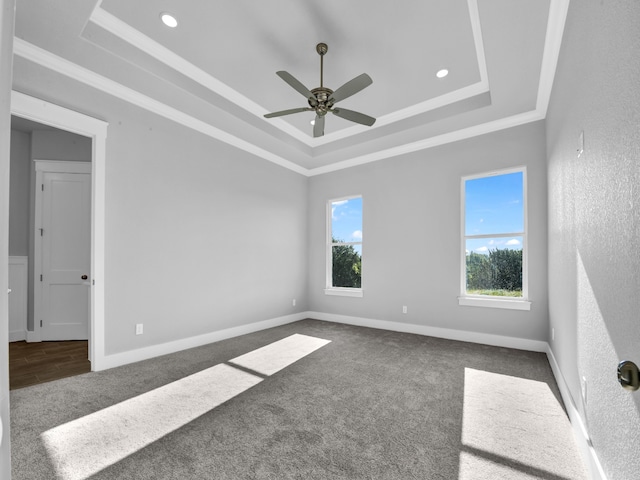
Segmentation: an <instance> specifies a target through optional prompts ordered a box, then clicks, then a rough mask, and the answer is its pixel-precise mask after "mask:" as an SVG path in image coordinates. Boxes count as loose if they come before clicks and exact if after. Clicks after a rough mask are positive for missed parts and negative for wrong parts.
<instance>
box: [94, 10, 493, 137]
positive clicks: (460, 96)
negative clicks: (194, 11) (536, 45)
mask: <svg viewBox="0 0 640 480" xmlns="http://www.w3.org/2000/svg"><path fill="white" fill-rule="evenodd" d="M467 2H468V5H469V18H470V21H471V28H472V31H473V39H474V44H475V49H476V58H477V61H478V70H479V72H480V82H478V83H476V84H472V85H469V86H467V87H464V88H461V89H458V90H455V91H453V92H449V93H447V94H445V95H441V96H439V97H435V98H432V99H429V100H426V101H424V102H421V103H418V104H416V105H413V106H411V107H408V108H405V109H402V110H398V111H396V112H392V113H390V114H388V115H384V116H382V117H380V118H378V119H377V121H376V123H375V125H373V126H372V127H363V126H361V125H354V126H352V127H349V128H345V129H342V130H340V131H338V132H334V133H331V134H327V135H325V136H323V137H320V138H313V137H311V136H309V135H308V134H306V133H304V132H302V131H301V130H299V129H297V128H296V127H294V126H293V125H291V124H290V123H288V122H286V121H285V120H283V119H281V118H274V119H270V120H266V119H264V114H266V113H269V111H268V110H266V109H265V108H263V107H261V106H260V105H258V104H257V103H255V102H253V101H252V100H250V99H248V98H247V97H245V96H244V95H242V94H240V93H239V92H238V91H236V90H234V89H233V88H231V87H229V86H228V85H226V84H224V83H223V82H220V81H219V80H217V79H216V78H215V77H213V76H212V75H210V74H208V73H207V72H205V71H204V70H202V69H200V68H198V67H196V66H195V65H193V64H192V63H190V62H188V61H187V60H185V59H184V58H182V57H181V56H179V55H177V54H176V53H174V52H173V51H171V50H169V49H168V48H166V47H163V46H162V45H160V44H159V43H158V42H156V41H155V40H153V39H151V38H150V37H148V36H146V35H144V34H143V33H142V32H140V31H138V30H136V29H135V28H133V27H132V26H130V25H129V24H127V23H125V22H123V21H122V20H120V19H119V18H117V17H116V16H114V15H112V14H110V13H109V12H107V11H106V10H104V9H102V8H101V7H100V6H97V7H96V8H95V9H94V11H93V13H92V14H91V17H90V18H89V21H90V22H92V23H94V24H95V25H97V26H99V27H101V28H103V29H105V30H107V31H108V32H110V33H112V34H113V35H116V36H117V37H119V38H120V39H122V40H123V41H125V42H127V43H129V44H130V45H132V46H134V47H135V48H138V49H139V50H141V51H143V52H145V53H146V54H147V55H149V56H151V57H153V58H155V59H156V60H158V61H159V62H162V63H164V64H165V65H166V66H168V67H170V68H172V69H174V70H176V71H178V72H180V73H182V74H183V75H185V76H186V77H188V78H190V79H191V80H193V81H194V82H196V83H198V84H200V85H202V86H203V87H205V88H207V89H209V90H211V91H212V92H214V93H216V94H218V95H220V96H222V97H224V98H226V99H227V100H229V101H231V102H233V103H234V104H236V105H237V106H239V107H240V108H243V109H244V110H246V111H247V112H249V113H251V114H253V115H255V116H257V117H259V118H261V119H262V120H263V121H269V122H270V123H271V124H272V125H274V126H275V127H276V128H278V129H280V130H281V131H283V132H284V133H286V134H288V135H291V136H292V137H293V138H295V139H296V140H298V141H301V142H302V143H304V144H306V145H307V146H309V147H311V148H313V147H317V146H320V145H326V144H328V143H331V142H335V141H338V140H341V139H343V138H347V137H350V136H352V135H357V134H358V133H361V132H363V131H366V130H370V129H375V128H380V127H383V126H385V125H389V124H391V123H394V122H397V121H400V120H404V119H406V118H410V117H413V116H415V115H420V114H422V113H425V112H428V111H430V110H433V109H436V108H440V107H442V106H444V105H448V104H449V103H455V102H458V101H462V100H466V99H467V98H469V97H471V96H473V95H477V94H480V93H484V92H486V91H488V90H489V82H488V76H487V65H486V61H485V54H484V44H483V41H482V29H481V26H480V16H479V13H478V3H477V0H467Z"/></svg>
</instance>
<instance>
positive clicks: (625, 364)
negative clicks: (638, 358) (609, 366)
mask: <svg viewBox="0 0 640 480" xmlns="http://www.w3.org/2000/svg"><path fill="white" fill-rule="evenodd" d="M618 382H620V385H622V388H624V389H626V390H631V391H633V392H635V391H636V390H638V388H640V373H639V372H638V366H637V365H636V364H635V363H633V362H630V361H629V360H624V361H622V362H620V364H619V365H618Z"/></svg>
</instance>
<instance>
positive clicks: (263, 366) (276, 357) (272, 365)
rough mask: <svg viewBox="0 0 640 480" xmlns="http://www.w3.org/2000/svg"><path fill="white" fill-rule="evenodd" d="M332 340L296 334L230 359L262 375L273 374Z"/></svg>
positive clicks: (231, 361)
mask: <svg viewBox="0 0 640 480" xmlns="http://www.w3.org/2000/svg"><path fill="white" fill-rule="evenodd" d="M329 342H330V340H323V339H322V338H316V337H309V336H307V335H300V334H297V333H296V334H294V335H291V336H290V337H287V338H283V339H282V340H278V341H277V342H274V343H271V344H269V345H266V346H264V347H262V348H258V349H257V350H254V351H252V352H249V353H246V354H244V355H241V356H239V357H236V358H234V359H232V360H230V361H229V363H233V364H235V365H238V366H240V367H244V368H248V369H249V370H253V371H254V372H257V373H260V374H262V375H267V376H269V375H273V374H274V373H276V372H279V371H280V370H282V369H283V368H285V367H288V366H289V365H291V364H292V363H294V362H297V361H298V360H300V359H301V358H302V357H306V356H307V355H309V354H310V353H313V352H315V351H316V350H318V349H319V348H321V347H324V346H325V345H326V344H327V343H329Z"/></svg>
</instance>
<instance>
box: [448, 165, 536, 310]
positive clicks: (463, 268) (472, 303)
mask: <svg viewBox="0 0 640 480" xmlns="http://www.w3.org/2000/svg"><path fill="white" fill-rule="evenodd" d="M517 172H522V197H523V198H522V202H523V205H522V208H523V213H524V219H523V220H524V231H523V232H512V233H504V234H485V235H466V231H465V228H466V219H465V216H466V208H465V207H466V204H465V182H466V181H467V180H474V179H476V178H484V177H491V176H497V175H506V174H509V173H517ZM528 211H529V210H528V195H527V167H526V166H519V167H514V168H506V169H502V170H492V171H489V172H484V173H478V174H474V175H467V176H465V177H462V178H461V180H460V239H461V241H460V296H459V297H458V305H461V306H467V307H488V308H505V309H511V310H531V301H530V300H529V244H528V232H529V225H528ZM514 236H518V237H522V297H518V298H513V297H492V296H489V295H468V294H467V255H466V240H467V239H468V238H482V237H486V238H489V237H490V238H496V237H514Z"/></svg>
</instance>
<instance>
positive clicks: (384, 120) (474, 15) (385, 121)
mask: <svg viewBox="0 0 640 480" xmlns="http://www.w3.org/2000/svg"><path fill="white" fill-rule="evenodd" d="M467 5H468V7H469V21H470V22H471V31H472V32H473V43H474V45H475V48H476V59H477V62H478V71H479V72H480V81H479V82H477V83H474V84H471V85H467V86H466V87H463V88H459V89H458V90H454V91H452V92H449V93H446V94H444V95H440V96H438V97H434V98H430V99H429V100H425V101H424V102H420V103H416V104H415V105H412V106H410V107H407V108H403V109H401V110H397V111H395V112H392V113H389V114H387V115H383V116H382V117H380V118H378V119H377V120H376V123H375V124H374V125H373V126H371V127H363V126H361V125H354V126H353V127H349V128H345V129H343V130H340V131H338V132H334V133H331V134H329V135H325V136H323V137H318V138H312V139H311V141H310V144H311V146H312V147H317V146H320V145H325V144H327V143H331V142H334V141H336V140H341V139H343V138H346V137H349V136H351V135H356V134H358V133H361V132H364V131H367V130H374V129H376V128H380V127H384V126H386V125H390V124H392V123H395V122H398V121H400V120H404V119H406V118H410V117H413V116H416V115H420V114H422V113H426V112H429V111H431V110H435V109H437V108H441V107H444V106H446V105H450V104H452V103H456V102H461V101H463V100H466V99H468V98H471V97H473V96H475V95H480V94H482V93H485V92H488V91H490V88H489V74H488V73H487V60H486V57H485V53H484V41H483V40H482V26H481V24H480V11H479V10H478V0H467Z"/></svg>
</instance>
